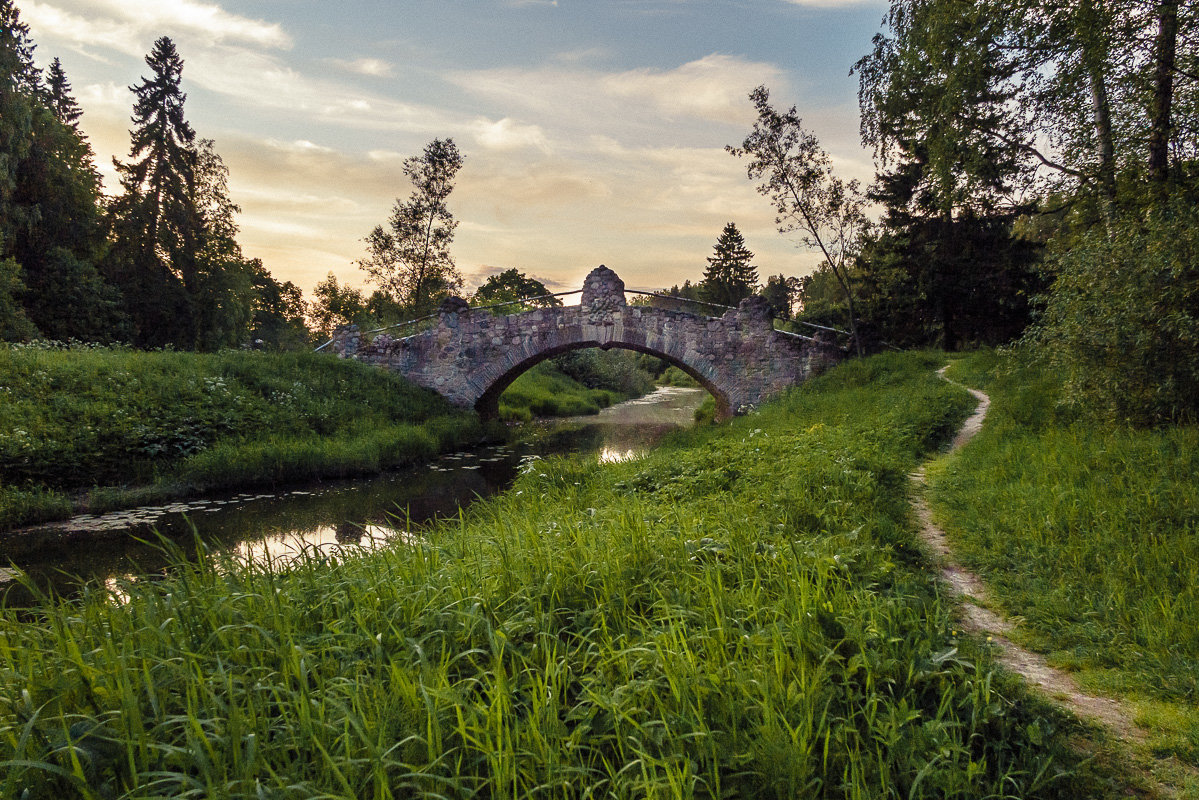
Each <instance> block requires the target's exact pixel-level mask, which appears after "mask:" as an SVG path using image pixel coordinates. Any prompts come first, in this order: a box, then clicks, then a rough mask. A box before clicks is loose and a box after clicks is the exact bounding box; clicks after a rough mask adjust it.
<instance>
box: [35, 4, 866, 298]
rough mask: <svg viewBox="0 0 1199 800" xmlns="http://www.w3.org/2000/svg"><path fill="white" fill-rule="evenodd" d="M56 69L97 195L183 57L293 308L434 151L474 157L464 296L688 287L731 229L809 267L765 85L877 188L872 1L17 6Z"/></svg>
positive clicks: (462, 256)
mask: <svg viewBox="0 0 1199 800" xmlns="http://www.w3.org/2000/svg"><path fill="white" fill-rule="evenodd" d="M17 7H18V8H19V10H20V12H21V18H22V19H23V20H24V21H25V22H26V23H27V24H28V25H29V27H30V32H31V34H32V36H33V39H34V41H35V43H36V44H37V46H38V49H37V51H36V53H35V57H36V60H37V62H38V63H39V65H41V66H45V65H46V64H48V63H49V62H50V60H51V59H52V58H54V57H55V56H58V57H59V58H60V59H61V60H62V62H63V66H64V68H65V70H66V73H67V77H68V79H69V80H70V81H71V83H72V85H73V87H74V91H75V94H76V96H77V98H78V100H79V102H80V105H81V106H82V107H83V110H84V116H83V119H82V122H81V125H82V128H83V130H84V132H85V133H86V134H87V135H88V137H89V138H90V140H91V143H92V146H93V147H94V148H95V151H96V156H97V159H96V160H97V165H98V166H99V168H100V170H101V172H102V173H103V174H104V179H105V186H106V189H107V191H109V192H112V191H114V190H115V188H116V186H117V182H116V179H115V173H114V171H113V169H112V158H113V156H117V157H119V158H122V159H123V158H125V157H126V156H127V155H128V151H129V133H128V131H129V127H130V120H129V116H130V112H131V109H132V104H133V95H132V93H131V92H130V91H129V88H128V87H130V86H132V85H135V84H137V83H139V82H140V81H141V79H142V77H143V76H146V75H148V74H149V68H148V67H147V66H146V64H145V62H144V60H143V59H144V57H145V54H146V53H148V52H149V50H150V48H151V46H152V44H153V42H154V40H155V39H156V38H157V37H159V36H163V35H166V36H170V37H171V38H172V39H173V40H174V41H175V44H176V47H177V49H178V51H179V53H180V55H181V56H182V57H183V59H184V70H183V89H184V91H185V92H186V93H187V96H188V98H187V104H186V115H187V118H188V120H189V121H190V122H191V124H192V126H193V127H194V128H195V130H196V133H197V135H198V136H200V137H203V138H209V139H213V140H215V142H216V149H217V152H219V153H220V154H221V156H222V157H223V158H224V160H225V163H226V164H227V165H228V167H229V169H230V173H231V174H230V189H231V194H232V196H233V200H234V202H236V203H238V204H239V205H240V206H241V208H242V215H241V217H240V223H241V236H240V241H241V243H242V246H243V248H244V250H245V252H246V254H247V255H249V256H256V257H259V258H261V259H262V260H263V262H264V263H265V264H266V266H267V268H268V269H270V270H271V272H272V273H273V274H274V275H275V277H276V278H278V279H279V280H292V281H294V282H296V283H297V284H299V285H300V286H301V288H303V289H304V291H305V292H310V291H311V290H312V288H313V286H314V285H315V284H316V283H317V282H318V281H319V280H321V279H323V278H324V277H325V276H326V275H327V274H329V273H330V272H332V273H334V274H335V275H337V277H338V279H339V280H341V281H343V282H349V283H351V284H354V285H363V284H364V281H365V273H363V272H362V271H361V270H359V269H358V268H357V266H356V265H355V263H354V262H355V259H357V258H360V257H361V256H362V255H363V253H364V245H363V241H362V240H363V238H364V237H365V236H366V235H367V234H368V233H369V232H370V230H371V228H373V227H374V226H375V225H377V224H380V223H383V222H385V221H386V219H387V216H388V214H389V213H390V210H391V206H392V204H393V203H394V201H395V198H396V197H397V196H407V194H408V192H409V187H408V185H407V182H406V179H405V177H404V175H403V173H402V171H401V163H402V162H403V160H404V159H405V158H406V157H408V156H412V155H416V154H418V153H420V152H421V150H422V149H423V148H424V146H425V144H426V143H427V142H429V141H430V140H431V139H433V138H438V137H440V138H444V137H453V139H454V141H455V142H456V143H457V144H458V147H459V149H460V150H461V152H462V153H463V155H464V156H465V159H466V161H465V165H464V167H463V169H462V171H461V173H459V178H458V182H457V187H456V189H455V191H454V194H453V195H452V196H451V199H450V205H451V210H452V211H453V212H454V214H455V216H456V217H457V219H458V220H459V221H460V223H461V224H460V226H459V228H458V231H457V236H456V238H455V241H454V245H453V254H454V257H455V259H456V261H457V264H458V266H459V268H460V269H461V271H462V272H463V274H464V275H465V276H466V278H467V282H468V286H473V285H477V284H478V283H479V282H480V281H481V280H482V279H483V278H484V277H485V276H486V275H488V274H492V273H494V272H498V271H500V270H503V269H507V268H509V267H516V268H518V269H520V270H521V271H523V272H526V273H528V274H529V275H532V276H535V277H537V278H540V279H541V280H543V281H545V282H546V284H547V285H549V286H550V287H551V288H553V289H556V290H562V289H574V288H578V287H579V286H580V285H581V283H582V278H583V276H584V275H585V274H586V273H587V272H588V271H589V270H590V269H592V268H593V267H595V266H596V265H598V264H601V263H604V264H607V265H608V266H609V267H611V268H613V269H614V270H616V271H617V272H618V273H619V274H620V275H621V277H623V278H624V280H625V282H626V284H627V285H628V286H629V287H630V288H639V289H653V288H661V287H666V286H669V285H671V284H674V283H681V282H682V281H683V280H685V279H688V278H689V279H691V280H693V281H694V280H697V279H698V278H700V277H701V276H702V273H703V269H704V267H705V266H706V262H705V259H706V258H707V257H708V256H709V255H711V253H712V246H713V244H714V243H715V241H716V238H717V236H719V234H720V231H721V228H722V227H723V226H724V224H725V223H726V222H730V221H732V222H735V223H736V224H737V226H738V227H739V228H740V229H741V230H742V232H743V233H744V234H745V237H746V243H747V244H748V246H749V248H750V249H751V250H753V251H754V252H755V253H756V254H757V258H756V259H755V264H756V266H757V267H758V270H759V274H760V275H761V276H762V277H763V278H764V277H765V276H766V275H767V274H777V273H780V272H781V273H783V274H786V275H802V274H806V273H807V272H810V271H811V269H812V268H813V267H814V266H815V264H816V263H817V259H816V258H815V256H814V255H812V254H811V253H809V252H807V251H805V250H803V249H802V248H800V247H798V246H797V244H796V242H795V241H792V240H788V239H786V238H784V237H782V236H780V235H779V234H778V233H777V232H776V231H775V228H774V224H773V219H774V216H773V213H772V209H771V208H770V206H769V204H768V202H767V201H766V199H765V198H763V197H761V196H760V195H758V194H757V193H756V192H755V191H754V187H753V184H751V183H750V182H749V180H748V179H747V178H746V177H745V168H744V164H743V163H740V162H739V161H738V160H737V159H735V158H734V157H732V156H730V155H729V154H727V153H726V152H725V151H724V147H725V145H728V144H738V143H740V141H741V139H742V138H743V137H744V136H745V134H746V133H747V132H748V130H749V128H750V126H751V125H752V122H753V112H752V108H751V107H750V104H749V101H748V99H747V95H748V93H749V91H750V90H751V89H752V88H753V87H754V86H756V85H758V84H766V85H767V86H768V87H770V89H771V96H772V100H774V102H775V104H776V105H779V106H790V105H795V106H797V107H798V110H799V113H800V115H801V116H802V117H803V119H804V122H805V124H806V125H807V126H808V127H809V128H810V129H811V130H812V131H813V132H815V134H816V135H817V137H818V138H819V139H820V141H821V143H822V144H823V145H824V147H825V148H826V149H827V150H828V151H829V152H830V153H831V154H832V156H833V161H834V168H835V170H836V171H837V172H838V174H840V175H841V176H843V177H847V178H849V177H856V178H860V179H861V180H862V181H863V182H864V183H865V182H867V181H869V179H870V178H871V176H872V175H873V166H872V164H871V158H870V154H869V153H868V152H867V151H865V150H863V149H862V147H861V145H860V143H859V140H858V112H857V96H856V92H857V80H856V77H851V76H850V75H849V70H850V67H851V66H852V65H853V63H854V62H855V61H856V60H857V59H858V58H860V57H861V56H862V55H863V54H865V53H866V52H867V50H868V49H869V47H870V39H871V37H872V36H873V35H874V34H875V33H876V32H878V31H879V30H880V23H881V20H882V16H883V14H884V13H885V11H886V3H885V2H882V0H859V1H858V2H839V1H838V0H822V1H821V2H815V1H813V2H809V1H808V0H790V1H789V0H434V1H433V2H410V1H403V2H399V1H394V0H393V1H389V2H385V1H384V0H341V2H338V1H337V0H334V1H333V2H310V1H309V0H224V2H221V3H220V4H213V3H209V2H204V1H203V0H17Z"/></svg>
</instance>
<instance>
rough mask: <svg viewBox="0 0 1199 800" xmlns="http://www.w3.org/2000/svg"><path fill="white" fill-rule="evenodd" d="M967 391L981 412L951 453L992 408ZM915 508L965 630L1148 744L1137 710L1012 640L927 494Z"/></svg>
mask: <svg viewBox="0 0 1199 800" xmlns="http://www.w3.org/2000/svg"><path fill="white" fill-rule="evenodd" d="M946 369H948V367H942V368H941V369H940V370H939V371H938V373H937V374H938V375H940V376H941V377H942V378H943V379H944V380H947V381H949V382H950V383H953V384H954V385H955V386H961V384H959V383H956V382H955V381H950V380H949V378H946V377H945V370H946ZM962 388H963V389H966V391H968V392H970V394H972V395H974V396H975V397H976V398H977V399H978V407H977V408H976V409H975V410H974V413H973V414H971V415H970V418H969V419H967V420H966V422H965V423H964V424H963V425H962V427H961V429H960V430H959V431H958V434H957V436H955V437H954V440H953V444H952V445H951V446H950V452H953V451H954V450H957V449H958V448H959V447H961V446H962V445H964V444H966V442H968V441H970V440H971V439H972V438H973V437H974V435H975V434H977V433H978V432H979V430H981V429H982V424H983V420H984V419H985V418H986V416H987V410H988V409H989V408H990V405H991V398H989V397H987V395H985V394H983V393H982V392H980V391H977V390H975V389H971V388H969V387H966V386H962ZM912 481H913V482H914V483H915V484H916V486H917V487H918V488H923V487H924V485H925V479H924V468H923V467H921V468H920V469H919V470H917V471H916V472H914V473H912ZM912 503H913V506H914V507H915V510H916V515H917V517H918V518H919V520H920V536H921V538H922V539H923V540H924V542H925V545H926V546H927V547H928V549H929V550H930V551H931V552H932V553H933V554H934V556H935V557H936V559H937V561H938V562H939V566H940V570H941V578H942V579H943V580H944V581H945V583H946V584H948V585H949V587H950V589H951V590H952V593H953V595H954V596H955V597H956V598H957V600H958V601H959V602H960V603H961V608H962V625H963V627H964V628H965V629H966V630H967V631H969V632H971V633H975V634H979V635H983V636H989V637H990V641H991V643H992V644H994V645H995V646H996V647H997V650H998V659H999V661H1000V663H1002V664H1003V665H1004V666H1005V667H1007V668H1008V669H1009V670H1011V671H1013V672H1016V673H1019V674H1020V675H1022V676H1024V678H1025V679H1026V680H1027V681H1029V682H1030V683H1032V684H1034V685H1036V686H1039V687H1040V688H1041V690H1042V691H1043V692H1044V693H1045V694H1046V695H1047V696H1048V697H1049V698H1050V699H1052V700H1054V701H1056V702H1057V703H1059V704H1060V705H1062V706H1064V707H1065V708H1066V709H1067V710H1069V711H1070V712H1072V713H1073V714H1075V715H1076V716H1078V717H1080V718H1082V719H1085V720H1090V721H1092V722H1096V723H1099V724H1101V725H1103V726H1104V727H1106V728H1107V729H1108V730H1110V731H1112V732H1113V733H1115V734H1116V735H1117V736H1119V737H1120V738H1122V739H1125V740H1128V741H1131V742H1135V743H1138V744H1139V743H1143V742H1144V741H1145V733H1144V731H1142V730H1141V729H1140V728H1138V727H1137V726H1136V725H1134V724H1133V723H1132V717H1133V711H1132V709H1131V708H1129V707H1127V706H1125V705H1124V704H1123V703H1120V702H1119V701H1117V700H1113V699H1111V698H1109V697H1098V696H1095V695H1091V694H1087V693H1085V692H1083V691H1082V690H1080V689H1079V688H1078V685H1077V684H1075V682H1074V679H1073V678H1071V677H1070V675H1069V674H1068V673H1065V672H1063V671H1062V670H1059V669H1055V668H1053V667H1051V666H1049V664H1048V663H1047V662H1046V661H1045V658H1044V656H1041V655H1040V654H1038V653H1034V652H1032V651H1030V650H1026V649H1024V648H1023V647H1021V646H1020V645H1018V644H1016V643H1015V642H1013V641H1011V640H1010V639H1009V638H1008V635H1010V634H1011V632H1012V630H1013V629H1014V627H1015V626H1014V625H1013V624H1012V623H1011V622H1009V621H1007V620H1006V619H1004V618H1003V617H1001V616H1000V615H999V614H997V613H995V612H994V611H992V610H990V608H988V606H989V605H990V603H989V601H988V598H987V589H986V586H985V585H984V584H983V582H982V579H981V578H979V577H978V576H977V575H975V574H974V573H973V572H970V571H969V570H967V569H965V568H964V567H962V566H961V565H960V564H958V563H957V562H956V561H955V560H954V558H953V551H952V550H951V549H950V547H949V542H948V540H947V539H946V537H945V532H944V531H942V530H941V529H940V528H939V527H938V526H937V524H936V523H935V522H933V519H932V512H931V511H930V510H929V507H928V502H927V501H926V500H925V498H924V492H923V491H917V492H916V493H915V497H914V499H913V501H912Z"/></svg>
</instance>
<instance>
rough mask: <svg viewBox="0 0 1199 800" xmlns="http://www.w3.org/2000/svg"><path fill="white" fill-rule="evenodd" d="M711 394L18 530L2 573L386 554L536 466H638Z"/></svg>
mask: <svg viewBox="0 0 1199 800" xmlns="http://www.w3.org/2000/svg"><path fill="white" fill-rule="evenodd" d="M704 396H705V393H704V392H703V390H700V389H681V388H676V387H662V388H660V389H658V390H656V391H654V392H652V393H651V394H649V395H646V396H645V397H642V398H638V399H636V400H630V401H627V402H625V403H620V404H618V405H615V406H612V407H610V408H607V409H604V411H603V412H601V413H600V414H599V415H597V416H591V417H577V418H572V419H567V420H561V421H553V422H542V423H538V424H537V429H536V430H535V432H534V435H532V436H529V437H527V439H526V440H524V441H522V442H520V443H517V444H506V445H492V446H485V447H481V448H478V449H475V450H471V451H465V452H458V453H450V454H447V455H444V456H440V457H438V458H437V459H435V460H433V461H431V462H428V463H425V464H422V465H419V466H415V467H409V468H405V469H400V470H396V471H392V472H388V473H384V474H381V475H378V476H373V477H370V478H361V479H347V480H337V481H323V482H313V483H310V484H306V485H301V486H292V487H288V488H285V489H281V490H270V491H243V492H232V493H228V494H226V495H218V496H208V497H204V498H198V499H193V500H186V501H179V502H173V503H168V504H163V505H156V506H145V507H141V508H134V509H128V510H124V511H117V512H112V513H108V514H99V515H92V514H83V515H79V516H76V517H73V518H71V519H69V520H65V521H61V522H55V523H49V524H46V525H41V526H36V527H33V528H25V529H21V530H19V531H10V532H8V533H6V534H5V535H4V537H2V538H0V564H4V565H9V566H7V567H0V586H2V585H3V584H5V583H11V582H12V581H13V579H14V578H15V577H16V576H17V574H18V571H21V572H25V573H26V574H28V575H29V576H30V577H31V578H33V579H34V580H35V581H36V582H37V583H38V584H41V585H48V586H53V587H54V588H55V590H56V591H60V592H67V593H72V592H73V591H74V590H75V588H76V587H77V586H78V585H79V578H84V579H86V580H91V581H103V582H111V581H112V580H114V579H116V578H118V577H120V576H131V575H147V574H150V573H154V572H156V571H160V570H161V569H162V568H163V567H164V566H165V564H166V563H167V562H168V561H169V559H168V557H167V554H166V553H165V552H164V550H163V546H162V542H161V541H160V539H165V540H167V541H170V542H173V543H175V544H177V545H179V546H180V547H182V548H184V549H185V550H187V551H189V552H191V551H195V550H197V546H196V540H197V539H198V540H199V541H202V542H203V547H204V549H206V550H208V551H222V552H231V553H233V554H236V555H241V556H250V557H261V556H266V555H269V556H270V557H274V558H279V557H283V558H286V557H292V556H294V554H295V553H296V552H297V551H300V550H302V549H304V548H320V549H330V548H336V547H344V546H353V545H359V546H366V547H371V546H376V545H378V544H381V543H385V542H387V541H388V540H389V539H391V538H393V537H395V536H396V535H407V534H408V533H409V532H410V531H412V530H413V529H416V528H419V527H420V526H421V525H424V524H427V523H428V522H429V521H430V520H433V519H436V518H438V517H445V516H452V515H454V514H456V513H457V512H458V510H459V509H460V508H463V507H465V506H467V505H469V504H470V503H472V502H474V501H476V500H478V499H480V498H485V497H488V496H490V495H493V494H495V493H496V492H499V491H503V490H504V489H506V488H507V487H508V486H510V485H511V484H512V482H513V481H514V480H515V478H516V476H517V473H518V470H519V469H520V466H521V463H522V462H523V461H524V460H526V459H527V458H529V457H531V456H544V455H551V454H566V453H586V452H594V453H596V454H597V456H598V457H599V458H600V459H601V460H605V461H615V460H625V459H627V458H632V457H636V455H637V454H638V453H641V452H644V451H645V450H647V449H648V448H650V447H652V446H653V445H654V443H656V442H657V441H658V440H659V439H660V438H661V437H662V436H663V435H665V434H666V433H668V432H670V431H672V430H677V429H678V428H680V427H685V426H687V425H689V424H690V423H691V420H692V419H693V416H694V411H695V409H696V408H697V407H698V406H699V404H700V403H701V402H702V400H703V397H704ZM151 543H153V544H151ZM67 576H71V577H67Z"/></svg>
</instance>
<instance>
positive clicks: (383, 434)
mask: <svg viewBox="0 0 1199 800" xmlns="http://www.w3.org/2000/svg"><path fill="white" fill-rule="evenodd" d="M0 398H3V402H0V474H3V476H4V484H5V486H6V487H7V488H10V489H19V490H22V491H24V490H32V489H55V490H63V491H83V490H86V489H89V488H91V487H93V486H97V485H104V484H115V485H128V484H147V483H153V482H156V481H157V482H159V483H163V484H172V483H179V482H184V483H190V484H192V489H193V490H196V489H197V488H205V487H214V486H228V485H243V484H250V483H263V482H265V483H274V482H279V481H285V480H296V479H299V478H312V477H319V476H321V475H345V474H349V473H366V472H371V471H376V470H378V469H379V468H381V467H385V466H390V465H395V464H399V463H405V462H408V461H412V460H415V459H419V458H421V457H424V456H425V455H427V454H428V453H429V452H430V447H432V448H433V452H436V450H437V449H439V448H441V447H444V446H452V445H455V444H460V443H462V442H464V441H466V440H467V439H469V438H470V437H475V436H478V435H479V434H480V429H479V427H478V423H477V420H475V418H474V417H473V415H469V414H466V413H464V412H459V411H455V410H453V409H451V408H450V407H449V406H448V405H447V404H446V403H445V401H444V400H442V399H441V398H439V397H437V396H436V395H434V394H433V393H432V392H429V391H427V390H424V389H419V388H417V387H415V386H413V385H411V384H409V383H408V382H406V381H404V380H402V379H400V378H398V377H395V376H393V375H391V374H389V373H386V372H384V371H382V370H378V369H374V368H370V367H366V366H363V365H360V364H357V363H356V362H350V361H342V360H339V359H335V358H331V357H329V356H324V355H320V354H312V353H292V354H267V353H252V352H225V353H221V354H219V355H199V354H193V353H171V352H157V353H147V352H136V351H125V350H113V349H88V348H85V349H65V350H50V349H39V348H9V349H3V350H0ZM439 419H444V420H449V421H451V422H452V424H451V425H449V426H448V427H446V428H445V430H444V431H442V423H441V422H438V420H439ZM413 426H417V427H423V428H426V429H427V430H425V431H424V432H423V433H420V432H418V433H416V434H413V433H412V429H413ZM429 426H433V428H429ZM454 428H456V429H458V433H453V434H452V435H451V431H452V429H454ZM414 437H415V438H414ZM406 443H407V444H406ZM0 516H3V514H0ZM17 521H18V520H14V519H12V518H11V517H10V518H9V519H8V520H6V522H7V524H15V522H17Z"/></svg>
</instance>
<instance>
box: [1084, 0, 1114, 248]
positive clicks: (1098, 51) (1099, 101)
mask: <svg viewBox="0 0 1199 800" xmlns="http://www.w3.org/2000/svg"><path fill="white" fill-rule="evenodd" d="M1100 2H1102V0H1100ZM1104 30H1105V28H1104V23H1103V21H1102V20H1101V19H1100V15H1099V9H1097V8H1096V7H1095V0H1082V2H1081V3H1080V4H1079V8H1078V27H1077V33H1078V40H1079V43H1080V44H1081V46H1082V60H1083V69H1085V70H1086V75H1087V84H1088V85H1089V86H1090V90H1091V91H1090V94H1091V124H1092V125H1093V126H1094V128H1095V155H1096V156H1097V157H1098V159H1099V191H1100V203H1101V204H1102V207H1103V218H1104V223H1105V224H1106V225H1107V227H1108V230H1109V232H1110V230H1111V226H1112V223H1113V222H1114V221H1115V207H1116V147H1115V143H1114V140H1113V139H1112V117H1111V103H1110V101H1109V100H1108V94H1107V80H1106V77H1105V76H1104V64H1105V62H1106V60H1107V47H1106V45H1105V44H1104V36H1103V32H1104Z"/></svg>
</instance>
